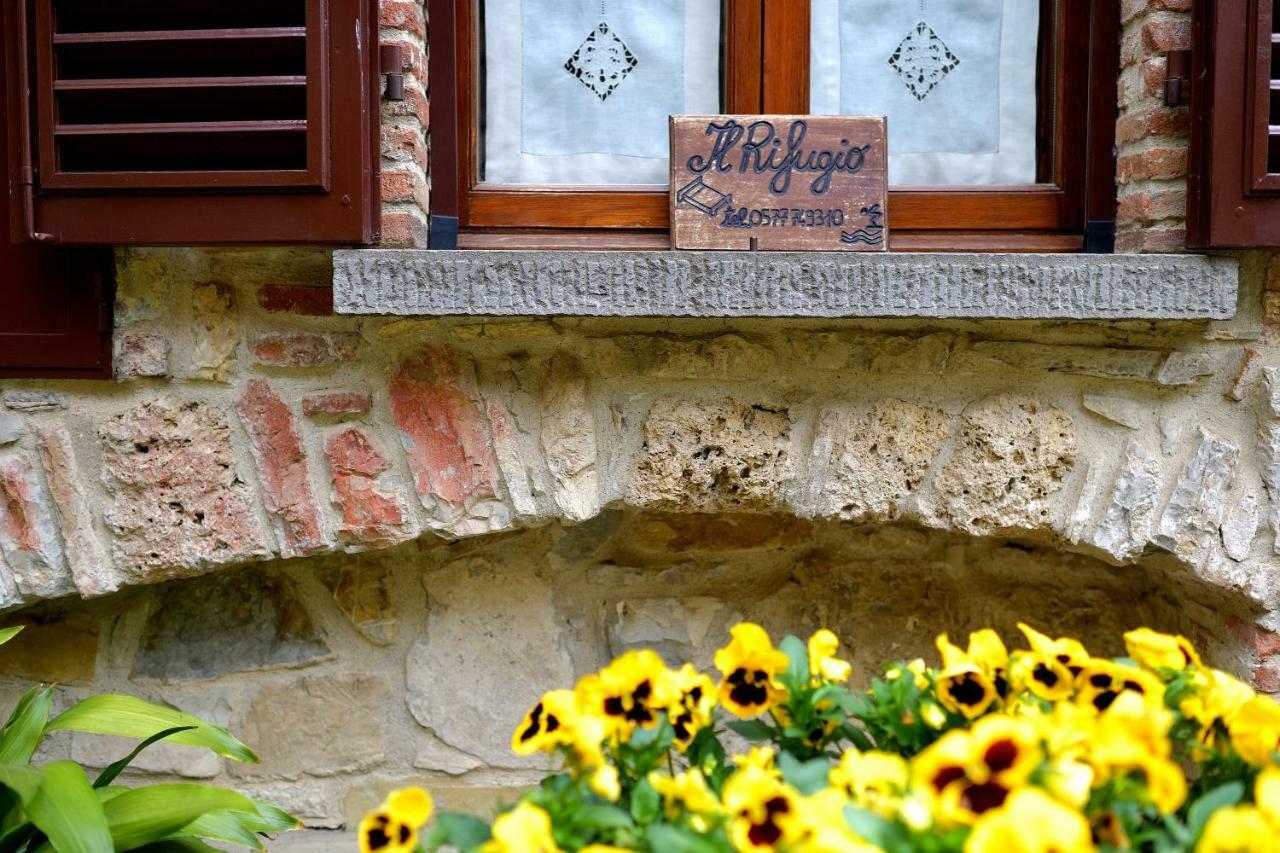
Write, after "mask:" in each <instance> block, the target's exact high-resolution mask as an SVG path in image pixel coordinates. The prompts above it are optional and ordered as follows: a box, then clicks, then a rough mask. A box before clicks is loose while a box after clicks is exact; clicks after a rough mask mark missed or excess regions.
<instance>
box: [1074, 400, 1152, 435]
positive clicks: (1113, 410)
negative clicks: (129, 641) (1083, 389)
mask: <svg viewBox="0 0 1280 853" xmlns="http://www.w3.org/2000/svg"><path fill="white" fill-rule="evenodd" d="M1081 403H1082V405H1083V406H1084V407H1085V408H1086V409H1087V410H1089V411H1090V412H1092V413H1093V414H1095V415H1097V416H1098V417H1100V418H1102V419H1103V420H1105V421H1110V422H1111V423H1113V424H1119V425H1120V426H1123V427H1128V428H1129V429H1139V428H1141V426H1142V422H1143V418H1144V417H1145V416H1146V414H1147V408H1146V407H1144V406H1143V405H1142V404H1141V403H1137V402H1135V401H1133V400H1130V399H1127V398H1125V397H1106V396H1103V395H1101V394H1085V395H1084V396H1083V397H1082V398H1081Z"/></svg>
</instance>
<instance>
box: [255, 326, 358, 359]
mask: <svg viewBox="0 0 1280 853" xmlns="http://www.w3.org/2000/svg"><path fill="white" fill-rule="evenodd" d="M251 348H252V350H253V359H254V362H256V363H257V364H260V365H262V366H263V367H280V368H306V367H334V366H336V365H339V364H344V363H346V362H349V361H351V360H352V359H353V358H355V356H356V353H357V351H359V349H360V336H359V335H357V334H355V333H354V332H334V333H332V334H319V333H311V332H266V333H263V334H260V335H258V336H257V337H255V338H254V339H253V343H252V345H251Z"/></svg>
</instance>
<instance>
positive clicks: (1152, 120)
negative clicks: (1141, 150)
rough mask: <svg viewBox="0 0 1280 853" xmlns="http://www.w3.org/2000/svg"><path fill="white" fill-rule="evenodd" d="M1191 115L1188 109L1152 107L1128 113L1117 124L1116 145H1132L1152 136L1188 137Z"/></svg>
mask: <svg viewBox="0 0 1280 853" xmlns="http://www.w3.org/2000/svg"><path fill="white" fill-rule="evenodd" d="M1189 115H1190V113H1189V111H1188V110H1187V108H1186V107H1150V108H1147V109H1143V110H1136V111H1132V112H1127V113H1125V114H1124V115H1122V116H1120V119H1119V121H1117V122H1116V144H1117V145H1122V146H1123V145H1130V144H1132V143H1134V142H1139V141H1141V140H1143V139H1146V138H1147V137H1150V136H1173V137H1186V136H1187V132H1188V129H1189V128H1190V120H1189Z"/></svg>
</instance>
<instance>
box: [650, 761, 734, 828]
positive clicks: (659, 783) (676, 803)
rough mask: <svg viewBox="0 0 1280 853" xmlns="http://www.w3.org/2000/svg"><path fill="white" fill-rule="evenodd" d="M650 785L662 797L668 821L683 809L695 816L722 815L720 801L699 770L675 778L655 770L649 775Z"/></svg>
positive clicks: (688, 771) (687, 771) (686, 772)
mask: <svg viewBox="0 0 1280 853" xmlns="http://www.w3.org/2000/svg"><path fill="white" fill-rule="evenodd" d="M649 784H650V785H652V786H653V789H654V790H655V791H657V792H658V793H659V794H661V795H662V807H663V808H662V810H663V814H665V815H666V816H667V818H668V819H671V818H674V817H676V816H677V815H678V814H680V809H681V808H682V807H683V808H684V809H685V810H686V811H689V812H692V813H694V814H695V815H699V814H700V815H714V814H719V813H720V800H719V799H718V798H717V797H716V795H715V794H714V793H712V791H711V789H710V788H709V787H707V780H706V778H705V777H704V776H703V775H702V772H701V771H699V770H697V769H694V770H686V771H684V772H683V773H677V774H676V775H674V776H667V775H666V774H664V773H659V772H658V771H656V770H655V771H653V772H652V773H650V774H649Z"/></svg>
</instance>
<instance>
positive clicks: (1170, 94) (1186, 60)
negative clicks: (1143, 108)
mask: <svg viewBox="0 0 1280 853" xmlns="http://www.w3.org/2000/svg"><path fill="white" fill-rule="evenodd" d="M1164 63H1165V64H1164V105H1165V106H1166V107H1182V106H1186V105H1187V104H1189V103H1191V51H1189V50H1171V51H1169V52H1168V53H1166V54H1165V56H1164Z"/></svg>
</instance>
